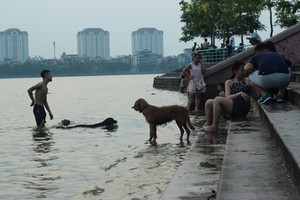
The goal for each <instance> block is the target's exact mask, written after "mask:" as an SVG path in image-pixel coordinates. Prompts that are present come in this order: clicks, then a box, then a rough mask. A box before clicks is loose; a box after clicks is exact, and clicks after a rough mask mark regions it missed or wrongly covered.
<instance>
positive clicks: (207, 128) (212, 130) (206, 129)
mask: <svg viewBox="0 0 300 200" xmlns="http://www.w3.org/2000/svg"><path fill="white" fill-rule="evenodd" d="M204 132H210V133H216V132H218V128H217V127H214V126H205V127H204Z"/></svg>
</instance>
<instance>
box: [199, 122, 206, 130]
mask: <svg viewBox="0 0 300 200" xmlns="http://www.w3.org/2000/svg"><path fill="white" fill-rule="evenodd" d="M205 126H207V122H205V124H204V125H203V126H202V128H200V131H204V128H205Z"/></svg>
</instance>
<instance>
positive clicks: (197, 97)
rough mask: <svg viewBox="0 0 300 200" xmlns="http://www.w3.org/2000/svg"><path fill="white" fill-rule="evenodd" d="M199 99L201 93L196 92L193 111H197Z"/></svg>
mask: <svg viewBox="0 0 300 200" xmlns="http://www.w3.org/2000/svg"><path fill="white" fill-rule="evenodd" d="M200 100H201V93H200V92H196V94H195V111H199V106H200Z"/></svg>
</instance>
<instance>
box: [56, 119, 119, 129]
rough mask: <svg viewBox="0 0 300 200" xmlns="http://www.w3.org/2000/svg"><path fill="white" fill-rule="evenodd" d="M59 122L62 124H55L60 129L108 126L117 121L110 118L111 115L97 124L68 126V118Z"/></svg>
mask: <svg viewBox="0 0 300 200" xmlns="http://www.w3.org/2000/svg"><path fill="white" fill-rule="evenodd" d="M61 123H62V124H63V126H57V127H56V128H61V129H71V128H98V127H102V128H109V127H111V126H112V125H114V124H116V123H118V121H117V120H115V119H113V118H111V117H109V118H106V119H105V120H104V121H103V122H100V123H97V124H77V125H74V126H69V124H70V120H68V119H64V120H62V121H61Z"/></svg>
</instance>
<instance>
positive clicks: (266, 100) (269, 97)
mask: <svg viewBox="0 0 300 200" xmlns="http://www.w3.org/2000/svg"><path fill="white" fill-rule="evenodd" d="M270 99H272V97H271V96H270V95H269V94H266V95H265V96H261V97H260V98H259V99H258V101H257V102H258V103H267V102H268V101H269V100H270Z"/></svg>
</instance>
